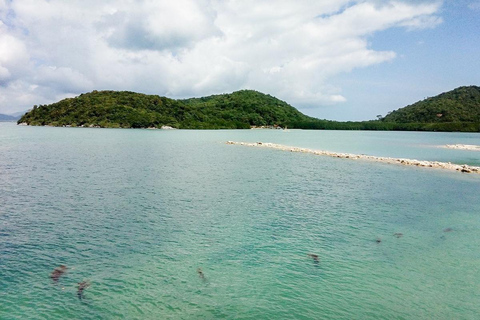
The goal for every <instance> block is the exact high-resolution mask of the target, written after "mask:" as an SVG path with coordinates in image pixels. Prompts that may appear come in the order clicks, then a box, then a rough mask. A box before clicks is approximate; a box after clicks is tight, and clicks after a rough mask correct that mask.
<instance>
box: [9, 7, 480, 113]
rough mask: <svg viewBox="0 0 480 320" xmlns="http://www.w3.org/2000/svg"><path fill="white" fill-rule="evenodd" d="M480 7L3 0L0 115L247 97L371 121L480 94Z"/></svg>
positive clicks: (306, 111)
mask: <svg viewBox="0 0 480 320" xmlns="http://www.w3.org/2000/svg"><path fill="white" fill-rule="evenodd" d="M479 57H480V0H443V1H442V0H415V1H414V0H392V1H390V0H384V1H381V0H269V1H266V0H176V1H167V0H103V1H98V0H69V1H65V0H0V113H5V114H13V113H15V112H19V111H25V110H28V109H30V108H32V107H33V105H41V104H49V103H52V102H56V101H59V100H61V99H64V98H67V97H74V96H77V95H79V94H81V93H85V92H90V91H92V90H128V91H135V92H141V93H146V94H158V95H161V96H167V97H170V98H190V97H201V96H208V95H212V94H221V93H230V92H233V91H237V90H241V89H253V90H257V91H260V92H263V93H266V94H270V95H273V96H275V97H277V98H279V99H281V100H284V101H286V102H288V103H289V104H291V105H292V106H294V107H296V108H297V109H299V110H300V111H302V112H303V113H305V114H307V115H310V116H314V117H317V118H321V119H330V120H341V121H345V120H369V119H375V118H376V116H377V115H386V114H387V112H389V111H392V110H395V109H398V108H401V107H404V106H406V105H408V104H412V103H414V102H416V101H418V100H421V99H424V98H426V97H430V96H435V95H437V94H439V93H441V92H445V91H449V90H452V89H454V88H456V87H459V86H464V85H480V58H479Z"/></svg>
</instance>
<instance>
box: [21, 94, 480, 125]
mask: <svg viewBox="0 0 480 320" xmlns="http://www.w3.org/2000/svg"><path fill="white" fill-rule="evenodd" d="M17 123H18V124H23V125H34V126H45V125H48V126H69V127H101V128H158V129H159V128H162V127H163V128H170V127H171V128H177V129H249V128H252V127H270V128H291V129H326V130H409V131H463V132H480V87H477V86H469V87H460V88H457V89H455V90H452V91H449V92H446V93H442V94H440V95H438V96H436V97H433V98H428V99H425V100H423V101H419V102H417V103H415V104H412V105H410V106H407V107H404V108H401V109H399V110H396V111H393V112H390V113H389V114H387V115H386V116H385V117H381V116H378V119H376V120H370V121H357V122H353V121H348V122H339V121H330V120H322V119H316V118H313V117H309V116H307V115H304V114H303V113H301V112H300V111H298V110H297V109H295V108H294V107H292V106H291V105H289V104H288V103H286V102H285V101H281V100H279V99H277V98H275V97H273V96H271V95H268V94H263V93H261V92H257V91H254V90H241V91H236V92H233V93H230V94H220V95H212V96H208V97H203V98H191V99H182V100H174V99H170V98H166V97H160V96H157V95H146V94H141V93H135V92H130V91H93V92H90V93H85V94H81V95H79V96H78V97H75V98H67V99H64V100H61V101H59V102H56V103H52V104H49V105H40V106H34V107H33V109H32V110H30V111H29V112H27V113H26V114H25V115H23V116H22V117H21V118H20V119H19V120H18V122H17Z"/></svg>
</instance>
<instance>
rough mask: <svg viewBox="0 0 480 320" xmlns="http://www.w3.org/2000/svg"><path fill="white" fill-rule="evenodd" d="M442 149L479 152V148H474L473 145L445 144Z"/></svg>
mask: <svg viewBox="0 0 480 320" xmlns="http://www.w3.org/2000/svg"><path fill="white" fill-rule="evenodd" d="M443 147H444V148H448V149H460V150H471V151H480V146H476V145H474V144H447V145H444V146H443Z"/></svg>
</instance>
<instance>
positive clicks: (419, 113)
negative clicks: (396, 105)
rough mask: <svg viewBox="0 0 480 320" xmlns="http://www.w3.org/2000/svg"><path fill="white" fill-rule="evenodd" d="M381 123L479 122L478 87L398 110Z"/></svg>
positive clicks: (450, 93)
mask: <svg viewBox="0 0 480 320" xmlns="http://www.w3.org/2000/svg"><path fill="white" fill-rule="evenodd" d="M382 121H384V122H394V123H447V122H480V87H477V86H470V87H460V88H457V89H455V90H452V91H449V92H445V93H442V94H440V95H438V96H436V97H432V98H427V99H425V100H422V101H419V102H417V103H414V104H412V105H409V106H406V107H404V108H401V109H398V110H396V111H393V112H391V113H389V114H388V115H387V116H385V117H384V118H383V119H382Z"/></svg>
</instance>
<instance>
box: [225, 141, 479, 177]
mask: <svg viewBox="0 0 480 320" xmlns="http://www.w3.org/2000/svg"><path fill="white" fill-rule="evenodd" d="M226 144H231V145H240V146H247V147H258V148H269V149H277V150H282V151H289V152H301V153H310V154H314V155H320V156H329V157H334V158H344V159H364V160H369V161H376V162H383V163H389V164H399V165H406V166H416V167H424V168H437V169H446V170H451V171H458V172H463V173H477V174H480V167H476V166H469V165H466V164H463V165H460V164H454V163H450V162H439V161H420V160H416V159H403V158H390V157H376V156H368V155H363V154H361V155H360V154H351V153H339V152H331V151H326V150H313V149H308V148H299V147H291V146H285V145H281V144H276V143H264V142H254V143H251V142H236V141H227V142H226Z"/></svg>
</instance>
